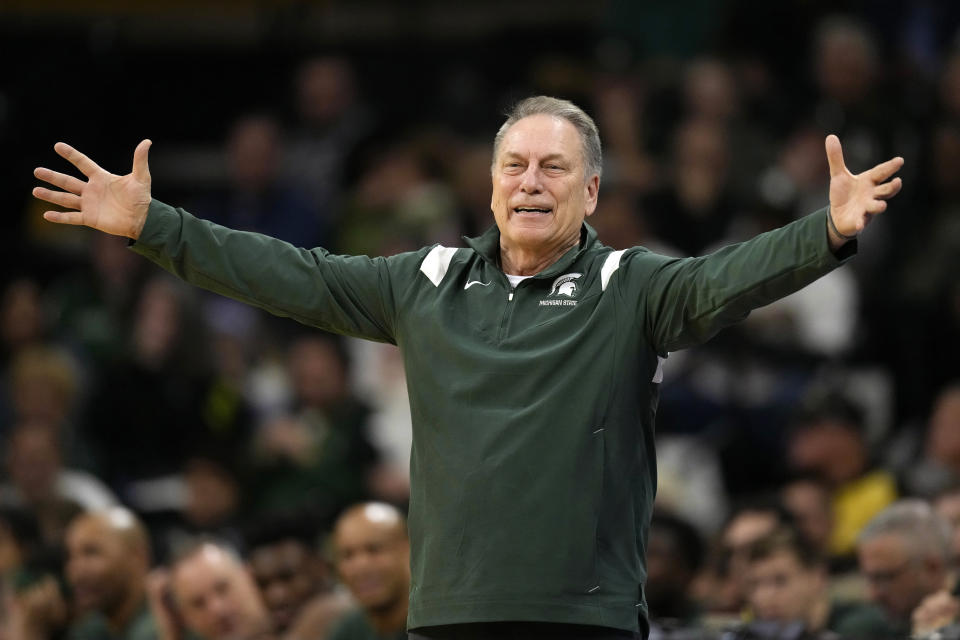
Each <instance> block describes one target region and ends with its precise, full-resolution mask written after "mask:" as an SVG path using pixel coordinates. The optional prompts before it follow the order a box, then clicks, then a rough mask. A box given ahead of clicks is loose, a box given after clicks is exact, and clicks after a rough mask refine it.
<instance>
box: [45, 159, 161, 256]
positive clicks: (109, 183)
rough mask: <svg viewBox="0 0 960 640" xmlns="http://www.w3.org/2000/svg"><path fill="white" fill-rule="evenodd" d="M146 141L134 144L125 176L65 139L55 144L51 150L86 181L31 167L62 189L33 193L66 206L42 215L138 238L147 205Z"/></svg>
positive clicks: (148, 194) (54, 219)
mask: <svg viewBox="0 0 960 640" xmlns="http://www.w3.org/2000/svg"><path fill="white" fill-rule="evenodd" d="M150 144H151V142H150V141H149V140H143V141H142V142H141V143H140V144H138V145H137V148H136V150H135V151H134V152H133V171H131V172H130V173H128V174H127V175H125V176H118V175H114V174H112V173H110V172H109V171H106V170H104V169H101V168H100V166H99V165H97V163H96V162H94V161H93V160H91V159H90V158H88V157H87V156H85V155H84V154H82V153H80V152H79V151H77V150H76V149H74V148H73V147H71V146H70V145H68V144H66V143H65V142H58V143H57V144H55V145H54V146H53V148H54V150H55V151H56V152H57V153H58V154H59V155H61V156H63V157H64V158H66V159H67V160H69V161H70V162H71V163H72V164H73V166H75V167H76V168H77V169H79V170H80V172H81V173H83V175H84V176H85V177H86V178H87V180H86V181H83V180H80V179H79V178H75V177H73V176H69V175H67V174H65V173H60V172H58V171H53V170H51V169H45V168H43V167H38V168H37V169H35V170H34V172H33V175H35V176H36V177H37V178H39V179H40V180H43V181H44V182H48V183H50V184H52V185H54V186H56V187H60V188H61V189H63V191H54V190H52V189H47V188H46V187H37V188H35V189H34V190H33V195H34V196H36V197H37V198H40V199H41V200H45V201H47V202H50V203H52V204H56V205H59V206H61V207H64V208H66V209H68V211H47V212H46V213H44V214H43V217H44V218H46V219H47V220H49V221H50V222H57V223H60V224H75V225H83V226H86V227H91V228H93V229H98V230H100V231H103V232H105V233H110V234H113V235H115V236H126V237H128V238H132V239H133V240H136V239H137V238H139V237H140V231H142V230H143V224H144V222H145V221H146V219H147V209H148V208H149V207H150V167H149V166H148V164H147V153H148V152H149V150H150Z"/></svg>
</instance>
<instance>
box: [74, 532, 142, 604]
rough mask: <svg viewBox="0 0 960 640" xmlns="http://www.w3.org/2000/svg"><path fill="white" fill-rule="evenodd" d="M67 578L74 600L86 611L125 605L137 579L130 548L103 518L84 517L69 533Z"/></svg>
mask: <svg viewBox="0 0 960 640" xmlns="http://www.w3.org/2000/svg"><path fill="white" fill-rule="evenodd" d="M66 543H67V554H68V557H67V569H66V574H67V580H68V581H69V582H70V586H71V587H72V589H73V594H74V596H73V597H74V601H75V602H76V604H77V607H78V608H79V609H80V610H81V611H84V612H87V611H100V612H103V613H106V614H110V613H111V612H113V611H114V609H115V608H116V607H118V606H120V605H122V604H123V602H124V601H125V599H126V597H127V593H128V590H129V589H131V588H135V587H134V585H135V583H136V581H135V580H134V579H133V578H134V576H135V573H134V570H133V567H136V566H137V564H136V563H134V562H132V561H131V555H130V549H129V546H128V545H127V544H125V543H124V541H123V539H122V538H121V536H119V535H118V534H117V533H116V532H115V531H111V529H110V528H109V527H108V526H107V525H106V524H105V523H103V522H102V521H100V520H97V519H93V518H86V517H83V516H81V517H80V518H78V519H77V520H75V521H74V522H73V524H71V525H70V528H69V529H68V530H67V535H66Z"/></svg>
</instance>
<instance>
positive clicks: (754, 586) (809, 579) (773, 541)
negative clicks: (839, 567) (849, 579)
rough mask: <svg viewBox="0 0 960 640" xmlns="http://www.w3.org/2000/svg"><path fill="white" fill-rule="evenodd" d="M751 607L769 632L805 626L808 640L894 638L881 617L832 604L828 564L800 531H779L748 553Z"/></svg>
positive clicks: (862, 607)
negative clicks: (823, 638) (839, 637)
mask: <svg viewBox="0 0 960 640" xmlns="http://www.w3.org/2000/svg"><path fill="white" fill-rule="evenodd" d="M749 557H750V564H749V567H748V570H747V575H748V580H747V582H748V585H749V586H748V591H747V602H748V603H749V606H750V610H751V613H752V614H753V616H754V617H755V620H756V621H757V622H758V623H760V625H762V626H765V627H766V628H767V629H774V628H776V629H780V630H784V629H787V628H789V627H790V626H791V625H799V626H802V628H803V632H804V633H805V634H806V636H808V637H811V638H813V637H818V638H819V637H826V636H827V635H829V634H828V633H827V632H832V633H836V634H838V635H840V636H841V637H843V638H862V639H864V640H867V639H869V640H876V639H879V638H892V637H894V636H893V635H892V633H893V630H892V629H891V628H890V627H889V626H888V625H887V624H886V622H885V620H884V617H883V614H882V613H881V612H880V611H879V610H878V609H876V608H874V607H871V606H869V605H866V604H862V603H854V602H848V603H842V602H836V601H831V600H830V598H829V595H828V591H827V587H828V581H829V577H828V573H827V563H826V559H825V557H824V556H823V555H821V553H820V552H819V551H818V550H817V549H816V548H815V547H814V546H813V545H812V544H811V543H810V542H809V541H808V540H806V539H805V538H804V537H803V536H802V535H801V534H800V533H799V532H798V531H795V530H792V529H780V530H778V531H776V532H774V533H773V534H771V535H769V536H766V537H765V538H762V539H761V540H759V541H757V542H756V543H754V544H753V546H751V548H750V556H749Z"/></svg>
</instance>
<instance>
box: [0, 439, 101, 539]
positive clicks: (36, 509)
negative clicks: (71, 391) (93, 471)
mask: <svg viewBox="0 0 960 640" xmlns="http://www.w3.org/2000/svg"><path fill="white" fill-rule="evenodd" d="M5 453H6V457H5V460H4V461H5V463H6V464H5V466H6V470H7V477H8V478H9V482H5V483H3V484H0V505H6V506H14V507H20V508H24V509H27V510H29V511H30V512H31V513H32V514H34V515H35V516H36V518H37V520H38V521H39V523H40V532H41V535H42V537H43V539H44V540H45V541H46V542H47V543H48V544H58V543H59V542H60V541H61V539H62V536H63V532H64V529H65V528H66V526H67V523H68V522H69V521H70V520H71V519H72V518H73V517H74V516H75V515H76V514H77V513H79V512H81V511H89V510H97V509H105V508H107V507H111V506H113V505H115V504H116V503H117V501H116V498H115V497H114V495H113V493H111V491H110V490H109V489H108V488H107V487H106V486H105V485H104V484H103V483H102V482H100V481H99V480H98V479H97V478H95V477H94V476H92V475H90V474H89V473H86V472H84V471H79V470H75V469H65V468H64V467H63V461H62V458H61V445H60V439H59V436H58V433H57V429H56V428H55V427H52V426H48V425H46V424H43V423H40V422H22V423H20V424H17V425H16V426H15V427H14V428H13V429H12V430H11V432H10V434H9V437H8V439H7V443H6V451H5Z"/></svg>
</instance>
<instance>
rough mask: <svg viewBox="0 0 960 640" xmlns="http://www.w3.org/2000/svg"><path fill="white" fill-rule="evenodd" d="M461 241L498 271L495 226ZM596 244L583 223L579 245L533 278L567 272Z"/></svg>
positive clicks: (595, 232)
mask: <svg viewBox="0 0 960 640" xmlns="http://www.w3.org/2000/svg"><path fill="white" fill-rule="evenodd" d="M463 241H464V242H466V243H467V245H468V246H469V247H470V248H471V249H473V250H474V251H476V252H477V253H478V254H480V257H481V258H483V259H484V261H486V262H487V263H488V264H489V265H491V266H492V267H495V268H496V269H498V270H500V229H499V228H498V227H497V225H493V226H491V227H490V228H489V229H487V230H486V231H485V232H483V234H481V235H479V236H477V237H476V238H468V237H466V236H463ZM596 244H597V231H596V229H594V228H593V227H591V226H590V225H589V224H587V223H586V222H584V223H583V224H582V225H581V227H580V243H579V244H578V245H577V246H575V247H571V248H570V250H569V251H567V252H566V253H565V254H563V255H562V256H560V259H559V260H557V261H556V262H554V263H553V264H552V265H550V266H549V267H547V268H546V269H544V270H543V271H541V272H539V273H537V274H534V275H533V277H534V278H549V277H552V276H555V275H557V274H558V273H560V272H561V271H565V270H567V269H568V268H569V267H570V265H571V264H573V263H574V261H575V260H576V259H577V258H579V257H580V255H581V254H582V253H583V252H585V251H586V250H588V249H590V248H592V247H593V246H594V245H596Z"/></svg>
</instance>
